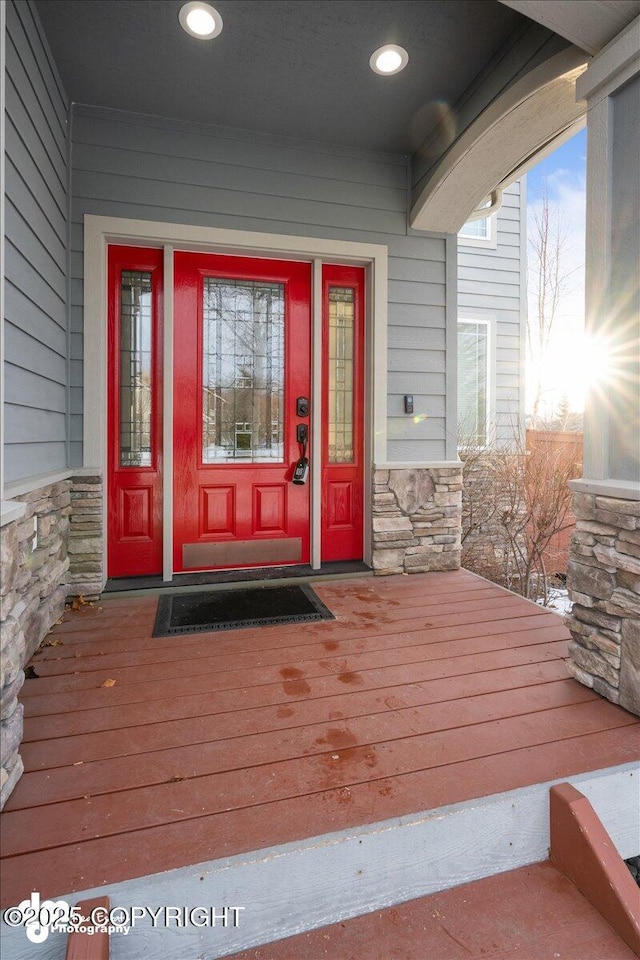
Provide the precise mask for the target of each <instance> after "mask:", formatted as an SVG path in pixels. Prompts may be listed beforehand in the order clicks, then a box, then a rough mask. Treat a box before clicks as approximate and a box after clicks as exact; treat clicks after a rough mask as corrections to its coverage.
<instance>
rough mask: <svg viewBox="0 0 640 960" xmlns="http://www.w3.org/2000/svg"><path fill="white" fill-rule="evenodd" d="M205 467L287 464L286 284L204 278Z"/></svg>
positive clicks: (203, 458)
mask: <svg viewBox="0 0 640 960" xmlns="http://www.w3.org/2000/svg"><path fill="white" fill-rule="evenodd" d="M202 343H203V370H202V374H203V375H202V394H203V395H202V462H203V463H232V462H237V461H239V460H240V461H247V462H251V463H269V462H272V461H282V460H283V457H284V449H283V396H284V284H282V283H265V282H262V281H253V280H220V279H216V278H214V277H205V279H204V289H203V337H202Z"/></svg>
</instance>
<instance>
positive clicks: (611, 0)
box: [500, 0, 640, 54]
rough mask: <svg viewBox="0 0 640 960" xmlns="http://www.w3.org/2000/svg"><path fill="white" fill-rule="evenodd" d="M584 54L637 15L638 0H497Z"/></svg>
mask: <svg viewBox="0 0 640 960" xmlns="http://www.w3.org/2000/svg"><path fill="white" fill-rule="evenodd" d="M500 2H501V3H503V4H504V5H505V6H507V7H511V8H512V10H517V11H518V13H522V14H524V16H525V17H529V19H530V20H535V21H536V23H540V24H542V26H544V27H547V28H548V29H549V30H553V32H554V33H558V34H560V36H561V37H565V39H567V40H570V41H571V43H575V45H576V46H577V47H580V48H581V49H582V50H586V51H587V53H591V54H595V53H599V51H600V50H602V48H603V47H605V46H606V45H607V44H608V43H609V41H610V40H613V38H614V37H615V36H617V34H618V33H620V31H621V30H624V28H625V27H626V26H627V25H628V24H629V23H631V21H632V20H633V19H634V17H637V16H638V14H640V0H558V2H556V3H549V0H500Z"/></svg>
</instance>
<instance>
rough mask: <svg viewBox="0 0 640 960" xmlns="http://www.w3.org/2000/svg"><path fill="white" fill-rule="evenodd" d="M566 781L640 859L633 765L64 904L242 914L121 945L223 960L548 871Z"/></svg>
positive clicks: (139, 927)
mask: <svg viewBox="0 0 640 960" xmlns="http://www.w3.org/2000/svg"><path fill="white" fill-rule="evenodd" d="M566 782H570V783H572V784H573V785H574V786H575V787H576V788H578V789H579V790H580V791H581V792H582V793H583V794H584V795H585V796H586V797H587V798H588V799H589V801H590V802H591V803H592V805H593V807H594V809H595V810H596V811H597V812H598V814H599V816H600V817H601V819H602V822H603V824H604V825H605V828H606V829H607V831H608V833H609V835H610V836H611V838H612V840H613V842H614V844H615V846H616V849H617V850H618V852H619V854H620V855H621V856H622V857H623V858H625V857H629V856H634V855H635V854H636V853H637V852H638V849H640V825H639V824H638V818H637V809H638V803H639V801H640V763H627V764H623V765H620V766H617V767H610V768H607V769H603V770H598V771H593V772H591V773H586V774H579V775H576V776H575V777H569V778H567V777H563V778H562V779H558V780H553V781H548V782H545V783H539V784H533V785H531V786H529V787H523V788H520V789H518V790H512V791H508V792H506V793H502V794H494V795H491V796H488V797H480V798H477V799H473V800H468V801H464V802H462V803H457V804H453V805H451V806H446V807H440V808H437V809H434V810H424V811H421V812H419V813H415V814H409V815H406V816H403V817H397V818H393V819H390V820H384V821H379V822H377V823H373V824H369V825H366V826H363V827H360V828H354V829H351V830H343V831H339V832H336V833H331V834H325V835H322V836H317V837H311V838H308V839H305V840H302V841H296V842H292V843H287V844H282V845H279V846H276V847H270V848H266V849H263V850H255V851H252V852H249V853H246V854H239V855H236V856H233V857H227V858H222V859H219V860H212V861H208V862H205V863H199V864H196V865H194V866H188V867H181V868H178V869H176V870H171V871H167V872H165V873H160V874H153V875H149V876H146V877H139V878H137V879H135V880H127V881H124V882H122V883H117V884H111V885H109V886H105V887H99V888H94V889H93V890H87V891H82V892H77V893H73V894H67V895H64V894H61V895H60V896H59V897H58V896H57V897H56V899H65V900H68V901H69V903H71V904H74V903H76V902H77V901H78V900H85V899H89V898H93V897H96V896H105V895H106V896H109V898H110V900H111V902H112V904H114V906H115V907H125V908H131V907H144V906H148V907H149V908H150V909H152V910H156V909H157V908H159V907H164V906H184V907H187V908H195V907H204V908H206V909H207V910H210V908H212V907H215V909H216V910H217V911H218V913H220V911H221V910H222V908H224V907H242V908H243V909H242V911H240V913H239V914H238V916H239V924H238V926H237V927H233V926H231V925H227V926H226V927H225V926H220V923H218V925H217V926H216V927H215V928H214V929H212V928H211V926H203V927H198V926H195V925H187V926H186V927H184V926H181V927H176V926H171V927H169V928H166V927H164V926H161V925H160V924H158V925H156V926H155V928H154V926H153V925H152V922H151V919H150V918H149V917H145V918H144V919H142V920H140V921H138V922H136V925H135V927H134V929H132V930H131V931H130V932H129V933H128V934H127V935H126V936H123V935H121V934H114V937H117V940H118V943H117V956H118V960H143V957H145V956H165V955H166V956H170V957H171V958H172V960H193V958H194V957H196V956H198V955H200V954H203V955H206V956H207V958H212V960H214V958H219V957H225V956H229V955H232V954H234V953H238V952H240V951H241V950H245V949H248V948H250V947H256V946H259V945H261V944H265V943H270V942H273V941H275V940H280V939H284V938H285V937H290V936H292V935H294V934H297V933H302V932H305V931H307V930H312V929H315V928H316V927H322V926H327V925H328V924H331V923H335V922H337V921H340V920H346V919H348V918H351V917H356V916H360V915H361V914H366V913H370V912H372V911H374V910H380V909H384V908H385V907H390V906H394V905H396V904H399V903H403V902H405V901H408V900H413V899H416V898H418V897H422V896H425V895H427V894H430V893H437V892H439V891H441V890H446V889H449V888H450V887H455V886H459V885H460V884H463V883H469V882H471V881H473V880H479V879H482V878H484V877H487V876H493V875H494V874H498V873H504V872H506V871H509V870H514V869H516V868H518V867H521V866H527V865H528V864H532V863H537V862H540V861H543V860H546V859H547V858H548V854H549V842H550V840H549V837H550V834H549V790H550V789H551V787H553V786H554V785H555V784H557V783H566ZM123 856H126V851H125V850H123ZM36 879H37V878H36ZM34 882H35V880H34ZM230 915H231V916H232V914H230ZM3 932H4V934H5V935H6V936H5V943H4V952H3V958H4V960H28V958H29V957H30V956H32V954H30V953H29V952H28V949H27V946H28V945H29V942H28V941H27V940H26V937H25V935H24V930H22V929H20V928H17V929H11V930H8V931H7V930H5V931H3ZM56 941H57V935H56V934H52V935H51V936H50V937H49V938H48V939H47V941H46V943H44V944H41V945H40V948H39V953H38V957H39V960H58V958H59V956H60V950H59V947H58V946H57V943H56ZM114 955H115V949H114Z"/></svg>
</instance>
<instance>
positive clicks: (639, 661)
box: [566, 493, 640, 714]
mask: <svg viewBox="0 0 640 960" xmlns="http://www.w3.org/2000/svg"><path fill="white" fill-rule="evenodd" d="M573 504H574V512H575V516H576V528H575V531H574V533H573V537H572V541H571V559H570V561H569V571H568V584H569V596H570V598H571V600H573V604H574V606H573V610H572V611H571V614H570V615H569V616H568V617H567V618H566V622H567V626H568V627H569V629H570V631H571V635H572V637H573V640H572V641H571V643H570V644H569V656H570V660H569V661H568V667H569V672H570V673H571V674H572V675H573V676H574V677H575V678H576V679H577V680H580V682H581V683H584V684H586V685H587V686H588V687H593V689H594V690H596V691H597V692H598V693H600V694H602V695H603V696H605V697H607V699H608V700H612V701H613V702H614V703H619V704H620V705H621V706H622V707H626V709H627V710H631V711H632V712H633V713H638V714H640V503H637V502H634V501H633V500H617V499H613V498H612V497H602V496H596V495H589V494H585V493H575V494H574V497H573Z"/></svg>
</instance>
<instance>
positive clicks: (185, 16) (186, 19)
mask: <svg viewBox="0 0 640 960" xmlns="http://www.w3.org/2000/svg"><path fill="white" fill-rule="evenodd" d="M178 20H179V21H180V26H181V27H182V29H183V30H186V31H187V33H188V34H190V35H191V36H192V37H197V38H198V40H213V38H214V37H217V36H218V34H219V33H221V32H222V17H221V16H220V14H219V13H218V11H217V10H216V9H215V8H214V7H212V6H211V5H210V4H208V3H201V2H200V0H191V2H190V3H185V5H184V6H183V7H180V12H179V14H178Z"/></svg>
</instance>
